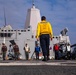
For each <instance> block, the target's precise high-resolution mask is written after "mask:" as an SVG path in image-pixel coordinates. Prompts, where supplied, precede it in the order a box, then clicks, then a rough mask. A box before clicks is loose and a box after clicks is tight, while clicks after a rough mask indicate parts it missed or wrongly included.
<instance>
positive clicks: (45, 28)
mask: <svg viewBox="0 0 76 75" xmlns="http://www.w3.org/2000/svg"><path fill="white" fill-rule="evenodd" d="M41 34H49V35H50V37H51V38H52V37H53V31H52V26H51V24H50V23H49V22H47V21H41V22H40V23H38V25H37V31H36V38H38V37H39V36H40V35H41Z"/></svg>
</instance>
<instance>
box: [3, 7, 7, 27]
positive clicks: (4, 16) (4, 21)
mask: <svg viewBox="0 0 76 75" xmlns="http://www.w3.org/2000/svg"><path fill="white" fill-rule="evenodd" d="M3 10H4V26H6V14H5V8H3Z"/></svg>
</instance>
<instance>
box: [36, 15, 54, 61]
mask: <svg viewBox="0 0 76 75" xmlns="http://www.w3.org/2000/svg"><path fill="white" fill-rule="evenodd" d="M52 37H53V31H52V25H51V24H50V23H49V22H47V21H46V17H45V16H42V17H41V22H39V23H38V25H37V30H36V39H37V41H39V40H40V45H41V48H42V52H43V56H44V59H43V60H42V61H47V60H49V43H50V39H49V38H51V40H52Z"/></svg>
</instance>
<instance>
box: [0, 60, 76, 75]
mask: <svg viewBox="0 0 76 75" xmlns="http://www.w3.org/2000/svg"><path fill="white" fill-rule="evenodd" d="M0 75H76V60H49V61H47V62H43V61H41V60H39V61H36V60H30V61H26V60H18V61H14V60H6V61H2V60H0Z"/></svg>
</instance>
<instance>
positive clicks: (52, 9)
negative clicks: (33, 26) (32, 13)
mask: <svg viewBox="0 0 76 75" xmlns="http://www.w3.org/2000/svg"><path fill="white" fill-rule="evenodd" d="M32 1H33V0H0V27H2V26H4V25H5V22H4V9H5V14H6V24H7V25H11V26H12V27H13V28H14V29H23V28H24V26H25V20H26V14H27V10H28V9H29V8H31V7H32ZM34 4H35V6H36V8H38V9H39V10H40V14H41V16H43V15H44V16H46V18H47V21H49V22H50V23H51V24H52V27H53V33H54V35H59V34H60V31H61V30H62V29H64V28H66V27H67V28H68V30H69V31H68V33H67V35H69V36H70V40H71V44H74V43H76V0H34Z"/></svg>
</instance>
